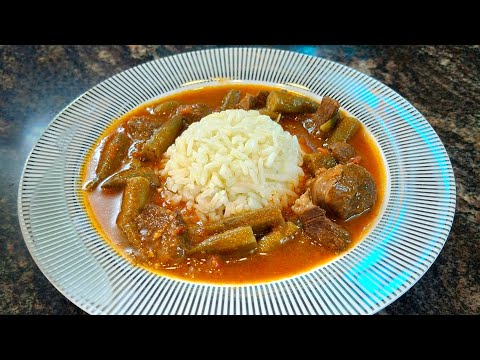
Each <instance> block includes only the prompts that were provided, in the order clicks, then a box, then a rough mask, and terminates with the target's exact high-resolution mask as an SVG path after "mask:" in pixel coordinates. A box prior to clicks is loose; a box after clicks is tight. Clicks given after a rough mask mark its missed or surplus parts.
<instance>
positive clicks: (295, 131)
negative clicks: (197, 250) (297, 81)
mask: <svg viewBox="0 0 480 360" xmlns="http://www.w3.org/2000/svg"><path fill="white" fill-rule="evenodd" d="M230 89H238V90H240V91H241V92H242V96H244V95H245V94H246V93H251V94H256V93H257V92H258V91H260V90H275V89H278V88H274V87H271V86H262V85H246V84H229V85H222V86H211V87H203V88H198V89H194V90H186V91H183V92H179V93H176V94H172V95H170V96H167V97H163V98H161V99H158V100H155V101H153V102H150V103H148V104H144V105H142V106H140V107H138V108H136V109H134V110H132V111H130V112H129V113H127V114H126V115H124V116H122V117H121V118H120V119H118V120H116V121H115V122H114V123H113V124H112V125H111V126H110V127H109V128H108V129H107V130H106V131H105V133H104V134H102V136H101V138H100V139H99V140H98V142H97V144H95V146H94V147H93V149H92V150H91V152H90V154H89V156H88V157H87V159H86V162H85V165H84V167H83V169H82V181H83V183H85V182H86V181H88V180H90V179H92V178H94V176H95V168H96V165H97V162H98V156H99V148H100V146H98V145H99V144H100V143H101V141H102V139H104V138H105V137H106V136H107V135H108V134H110V133H111V132H112V131H114V130H115V129H117V128H118V127H119V126H121V125H122V124H124V123H125V122H126V121H127V120H128V119H130V118H131V117H132V116H147V117H150V118H152V117H153V115H152V112H151V109H153V108H154V107H155V106H156V105H157V104H159V103H162V102H164V101H167V100H177V101H179V102H181V103H183V104H193V103H205V104H207V105H209V106H211V107H212V108H214V107H217V106H218V105H219V104H220V103H221V101H222V99H223V97H224V95H225V94H226V92H227V91H229V90H230ZM279 123H280V124H281V125H282V127H283V128H284V130H286V131H288V132H290V133H291V134H292V135H296V136H297V138H298V140H299V143H300V145H301V147H302V149H303V150H304V151H305V152H312V151H313V149H315V148H317V147H320V146H321V145H322V143H321V142H320V141H319V140H318V139H316V138H315V137H314V136H312V135H310V134H309V133H308V131H307V130H306V129H305V128H304V127H303V125H302V123H301V122H299V121H295V120H294V119H291V118H290V119H289V118H287V119H286V120H284V121H280V122H279ZM349 143H350V144H351V145H352V146H353V147H354V148H355V150H356V152H357V154H358V155H360V156H361V157H362V161H361V163H360V165H361V166H363V167H365V168H366V169H367V170H368V171H370V173H371V174H372V176H373V178H374V180H375V182H376V185H377V191H378V192H377V201H376V203H375V205H374V206H373V207H372V208H371V209H370V210H369V211H368V212H367V213H364V214H362V215H361V216H358V217H356V218H353V219H350V220H348V221H341V220H339V219H335V218H332V220H333V221H335V222H337V223H338V224H339V225H342V226H343V227H344V228H345V229H347V230H348V231H349V233H350V236H351V242H350V244H349V245H348V248H347V249H346V250H345V251H344V252H343V253H345V252H346V251H348V250H349V249H351V248H352V247H354V246H355V245H356V244H357V243H358V242H359V241H361V239H362V238H363V237H364V236H365V235H366V233H367V232H368V231H369V230H370V229H371V227H372V226H373V225H374V224H375V223H376V220H377V218H378V217H379V214H380V212H381V209H382V205H383V202H384V197H385V191H386V167H385V164H384V161H383V159H382V156H381V153H380V150H379V149H378V147H377V144H376V142H375V141H374V140H373V138H372V137H371V135H370V134H369V133H368V132H367V131H366V130H365V129H363V128H362V129H360V131H358V132H357V133H356V134H355V135H354V136H353V137H352V138H351V139H350V140H349ZM160 180H161V183H163V181H164V179H160ZM161 190H162V188H160V190H159V191H157V192H155V195H154V197H153V202H154V203H156V204H158V205H162V206H165V207H168V208H170V209H171V210H175V209H178V208H179V206H178V205H177V206H172V205H171V204H169V203H167V202H165V201H164V199H163V198H162V197H161V195H160V191H161ZM299 195H300V194H299ZM82 196H83V199H84V204H85V208H86V211H87V213H88V215H89V218H90V219H91V222H92V225H93V226H94V227H95V228H96V229H97V231H98V232H99V233H100V234H101V235H102V237H103V238H104V239H105V240H106V241H107V242H108V243H109V244H110V245H111V246H113V248H114V249H115V250H116V251H117V252H118V253H119V254H120V255H122V256H124V257H126V258H128V259H129V260H130V261H133V258H132V257H131V256H130V255H129V253H130V252H129V249H130V244H129V243H128V242H127V240H126V239H125V238H124V236H123V235H122V233H121V231H120V230H119V229H118V227H117V226H116V223H115V221H116V217H117V215H118V213H119V210H120V202H121V198H122V191H118V192H116V193H108V192H105V191H102V190H101V188H100V186H99V187H97V189H96V190H94V191H92V192H88V191H82ZM288 211H289V210H288V209H284V212H286V213H288ZM184 214H185V209H184ZM188 215H189V216H191V217H194V215H193V214H192V213H190V214H188ZM187 225H188V224H187ZM340 255H341V254H332V253H329V252H327V251H326V250H324V249H323V248H322V247H319V246H318V245H315V244H313V243H311V241H310V240H309V239H308V237H307V236H305V235H303V234H300V235H297V236H296V237H295V238H294V239H292V240H290V241H288V242H286V243H285V244H284V245H282V246H280V247H278V248H276V249H274V250H273V251H272V252H270V253H268V254H267V255H264V254H260V253H257V252H254V253H252V254H249V255H246V256H243V257H241V258H238V257H237V258H233V257H232V258H228V257H220V256H216V257H213V258H208V257H205V258H201V257H198V256H196V257H192V258H188V257H187V258H185V260H184V261H183V262H181V263H179V264H178V265H176V266H173V267H164V268H158V269H157V268H149V267H147V268H148V270H150V271H153V272H156V273H158V274H161V275H164V276H168V277H173V278H179V279H183V280H187V281H193V282H204V283H215V284H252V283H264V282H270V281H274V280H279V279H284V278H288V277H292V276H294V275H297V274H300V273H303V272H306V271H308V270H311V269H313V268H316V267H318V266H321V265H322V264H325V263H326V262H329V261H331V260H332V259H335V258H336V257H338V256H340ZM136 265H139V266H143V267H146V266H145V264H142V263H137V264H136Z"/></svg>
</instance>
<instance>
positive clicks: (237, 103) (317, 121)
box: [82, 84, 386, 284]
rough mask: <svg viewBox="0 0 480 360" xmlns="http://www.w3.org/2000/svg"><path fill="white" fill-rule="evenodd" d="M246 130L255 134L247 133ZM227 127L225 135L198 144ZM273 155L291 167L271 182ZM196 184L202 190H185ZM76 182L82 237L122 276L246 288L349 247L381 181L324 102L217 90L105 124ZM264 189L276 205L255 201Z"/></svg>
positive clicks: (240, 87)
mask: <svg viewBox="0 0 480 360" xmlns="http://www.w3.org/2000/svg"><path fill="white" fill-rule="evenodd" d="M247 118H248V119H253V120H252V121H257V122H256V123H255V124H257V123H258V124H260V125H258V126H251V127H250V128H247V132H245V131H244V130H242V129H241V127H240V125H239V124H240V123H241V122H242V121H243V120H245V119H247ZM219 119H220V120H221V121H220V122H219ZM232 119H233V120H232ZM235 119H236V120H235ZM239 119H240V120H239ZM235 121H237V122H235ZM249 121H250V120H249ZM227 122H228V124H230V125H229V126H230V128H228V131H225V132H222V131H221V130H222V129H221V128H220V129H216V130H215V131H216V132H215V134H218V135H215V137H213V135H204V136H203V137H202V136H200V137H198V134H200V133H201V132H200V131H207V130H208V131H210V132H208V131H207V132H203V133H201V134H213V133H212V131H213V130H211V129H212V128H211V127H212V126H213V125H212V124H217V125H216V126H220V127H222V126H224V125H223V124H225V126H227ZM218 124H220V125H218ZM232 124H233V125H232ZM242 124H247V123H246V122H243V123H242ZM261 124H266V125H267V126H268V129H270V128H271V129H273V130H267V128H266V127H264V125H261ZM247 126H248V125H247ZM262 126H263V127H264V128H262ZM206 129H207V130H206ZM237 131H243V132H242V134H243V135H241V136H240V135H239V134H240V133H237ZM261 131H263V132H262V133H260V132H261ZM249 132H250V133H251V136H252V139H253V138H254V134H255V136H257V138H255V139H257V140H255V141H254V140H250V139H249V138H248V136H249V135H248V133H249ZM277 133H278V134H279V135H278V136H280V135H281V136H283V137H282V139H287V140H285V141H287V144H288V146H290V147H289V149H290V148H291V149H294V150H292V151H293V153H294V154H293V155H292V151H290V150H288V151H287V150H285V149H284V148H285V147H286V146H285V145H279V141H280V140H278V139H279V138H278V139H277V137H276V136H277V135H276V134H277ZM287 133H288V134H287ZM195 134H197V138H195V139H194V135H195ZM245 134H246V135H245ZM272 134H274V135H272ZM229 136H230V138H228V137H229ZM242 136H243V137H242ZM245 136H246V137H245ZM285 136H286V137H285ZM269 137H271V138H272V139H271V141H272V144H273V145H271V146H270V147H267V146H266V145H265V144H266V143H267V142H268V141H269V139H268V138H269ZM227 138H228V139H227ZM184 139H185V140H184ZM192 139H194V140H192ZM218 139H220V140H218ZM258 139H260V140H258ZM263 140H265V143H263V142H262V141H263ZM282 141H284V140H282ZM222 142H226V143H228V144H230V145H228V146H224V145H221V143H222ZM226 143H225V144H226ZM232 144H234V145H232ZM252 144H253V145H252ZM262 144H263V145H262ZM203 145H205V148H203V147H202V146H203ZM217 145H218V146H217ZM195 146H197V147H196V148H194V147H195ZM222 146H223V147H222ZM237 146H240V149H244V150H242V151H238V147H237ZM262 146H263V147H262ZM275 146H277V147H276V148H275ZM229 147H231V149H229ZM206 148H208V149H222V150H208V151H210V153H208V151H207V150H204V149H206ZM297 148H298V159H297V158H295V156H297V155H295V154H297V153H296V152H295V151H296V150H295V149H297ZM192 149H193V150H192ZM195 149H196V150H195ZM225 149H227V150H225ZM247 150H248V151H247ZM182 151H183V152H182ZM202 151H203V152H202ZM282 151H283V152H282ZM185 154H187V155H185ZM282 154H284V156H285V158H284V160H285V161H289V162H291V164H289V163H287V164H285V162H283V163H282V164H283V165H282V167H281V169H275V166H277V165H275V164H280V162H275V161H280V160H278V159H279V158H280V157H281V156H283V155H282ZM260 155H261V156H260ZM262 156H263V157H262ZM289 156H290V157H289ZM202 159H203V160H202ZM205 159H206V160H205ZM232 159H233V160H232ZM252 159H254V161H251V160H252ZM272 159H273V160H272ZM291 159H294V160H291ZM297 160H298V161H297ZM201 161H203V163H202V162H201ZM229 161H230V162H231V163H228V162H229ZM234 161H239V162H238V164H250V163H252V164H255V166H253V167H254V168H255V169H256V170H255V169H254V170H255V171H257V173H255V171H253V170H252V169H251V168H246V167H247V166H245V165H238V166H235V164H237V163H235V162H234ZM241 161H244V162H243V163H241ZM248 161H250V162H248ZM169 162H171V163H170V164H169ZM199 164H200V165H199ZM202 164H203V165H202ZM215 166H217V167H216V168H215ZM269 166H270V167H269ZM278 166H279V165H278ZM212 169H214V170H212ZM215 169H219V170H215ZM207 170H208V171H207ZM195 171H198V172H199V173H201V174H206V175H202V176H204V178H203V180H202V179H201V178H200V180H198V181H197V180H192V179H194V177H193V176H197V175H196V174H195ZM282 171H283V173H282ZM269 174H270V175H269ZM272 174H274V175H272ZM189 176H190V177H189ZM195 179H197V178H195ZM285 179H287V180H285ZM292 179H293V180H292ZM82 181H83V188H82V196H83V199H84V204H85V207H86V210H87V213H88V215H89V218H90V219H91V222H92V224H93V225H94V226H95V228H96V229H97V230H98V232H99V233H100V234H101V235H102V237H103V238H104V239H105V240H106V241H107V242H108V243H109V244H110V245H111V246H112V247H113V248H114V249H115V250H116V251H117V252H118V253H119V254H120V255H122V256H124V257H125V258H127V259H128V260H129V261H131V262H132V263H133V264H135V265H138V266H141V267H144V268H146V269H148V270H150V271H153V272H155V273H157V274H160V275H162V276H168V277H173V278H177V279H183V280H187V281H193V282H200V283H202V282H203V283H211V284H252V283H265V282H270V281H274V280H280V279H284V278H288V277H291V276H295V275H297V274H301V273H304V272H306V271H309V270H311V269H314V268H316V267H318V266H321V265H323V264H325V263H327V262H329V261H331V260H333V259H335V258H336V257H338V256H340V255H341V254H343V253H345V252H346V251H348V250H349V249H351V248H352V247H353V246H355V244H356V243H358V242H359V241H360V240H361V239H362V238H363V237H364V236H365V234H367V233H368V232H369V230H370V229H371V228H372V227H373V226H374V224H375V223H376V222H377V219H378V217H379V215H380V212H381V209H382V204H383V200H384V196H385V189H386V170H385V165H384V161H383V158H382V156H381V153H380V150H379V148H378V146H377V144H376V142H375V140H374V139H373V138H372V136H371V135H370V134H369V132H368V131H367V130H366V129H365V128H364V127H363V125H362V124H361V122H360V121H359V120H358V119H356V118H355V117H353V116H351V115H350V114H349V113H348V112H347V111H346V110H345V109H343V108H341V104H339V103H338V101H336V100H335V99H333V98H330V97H328V96H324V97H323V98H321V100H316V99H314V98H310V97H307V96H306V95H304V94H301V93H298V92H295V91H292V90H285V89H284V88H282V87H273V86H264V85H259V84H225V85H216V86H204V87H201V88H196V89H193V90H192V89H190V90H185V91H183V92H177V93H174V94H171V95H169V96H166V97H163V98H161V99H158V100H155V101H152V102H150V103H148V104H144V105H141V106H140V107H138V108H136V109H134V110H132V111H130V112H129V113H127V114H126V115H124V116H122V117H121V118H120V119H116V120H115V121H114V122H113V123H112V125H111V126H110V127H109V128H108V129H107V130H106V131H105V133H104V134H103V135H102V136H101V137H100V138H99V140H98V142H97V143H96V144H95V146H94V147H93V148H92V149H91V151H90V153H89V155H88V156H87V159H86V161H85V165H84V167H83V170H82ZM248 181H250V183H249V184H247V185H248V186H247V185H245V182H248ZM212 184H213V185H212ZM240 184H243V185H242V186H243V187H242V186H240ZM285 184H286V185H285ZM229 187H231V188H233V187H235V189H237V190H236V191H237V192H234V191H233V190H232V189H231V188H229ZM267 188H268V189H274V190H273V191H274V192H273V194H276V193H275V191H277V192H278V194H280V193H281V194H282V195H281V196H280V195H278V198H277V197H276V196H275V195H269V196H265V197H262V195H261V194H263V193H265V191H266V190H265V189H267ZM219 189H221V190H219ZM242 189H243V190H242ZM245 189H247V190H245ZM248 189H251V191H250V192H249V190H248ZM277 189H280V190H277ZM282 191H284V192H282ZM253 193H255V194H253ZM207 194H211V197H210V198H208V199H209V200H208V201H206V200H205V196H207ZM269 194H270V193H269ZM245 199H246V200H245ZM243 200H244V202H243V203H242V202H241V201H243ZM233 201H235V206H233V205H232V204H231V203H232V202H233ZM219 204H220V205H219ZM238 204H243V205H241V206H239V205H238ZM230 205H232V206H230ZM242 206H243V207H242Z"/></svg>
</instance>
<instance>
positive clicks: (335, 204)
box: [311, 163, 377, 220]
mask: <svg viewBox="0 0 480 360" xmlns="http://www.w3.org/2000/svg"><path fill="white" fill-rule="evenodd" d="M311 197H312V202H313V203H314V204H315V205H319V206H320V207H322V208H324V209H325V210H327V211H329V212H331V213H333V214H335V215H336V216H338V217H339V218H340V219H343V220H346V219H349V218H351V217H353V216H356V215H359V214H362V213H363V212H364V211H366V210H368V209H370V208H371V207H372V206H373V204H374V203H375V201H376V199H377V186H376V184H375V180H374V179H373V177H372V175H371V174H370V173H369V172H368V170H366V169H365V168H363V167H362V166H359V165H357V164H353V163H348V164H346V165H342V164H339V165H337V166H335V167H333V168H330V169H327V170H326V171H324V172H322V173H321V174H319V175H318V176H317V177H315V180H314V181H313V183H312V185H311Z"/></svg>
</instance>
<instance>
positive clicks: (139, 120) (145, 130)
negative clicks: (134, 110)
mask: <svg viewBox="0 0 480 360" xmlns="http://www.w3.org/2000/svg"><path fill="white" fill-rule="evenodd" d="M162 123H163V122H162V121H160V120H154V119H150V118H148V117H146V116H134V117H132V118H131V119H130V120H128V121H127V124H126V130H127V133H128V134H129V135H130V136H131V137H132V139H134V140H148V139H149V138H150V136H152V134H153V132H154V131H155V129H157V128H159V127H160V126H161V125H162Z"/></svg>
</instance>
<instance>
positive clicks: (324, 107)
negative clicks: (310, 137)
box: [312, 96, 340, 137]
mask: <svg viewBox="0 0 480 360" xmlns="http://www.w3.org/2000/svg"><path fill="white" fill-rule="evenodd" d="M339 109H340V104H339V103H338V101H337V100H334V99H332V98H331V97H328V96H324V97H323V99H322V102H321V103H320V106H319V107H318V109H317V111H315V113H314V114H313V115H312V122H313V123H314V130H313V132H314V134H315V135H317V136H320V137H323V135H324V134H322V131H321V130H320V126H322V125H323V124H325V123H326V122H327V121H328V120H330V119H331V118H332V117H334V116H335V115H336V114H337V112H338V110H339Z"/></svg>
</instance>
